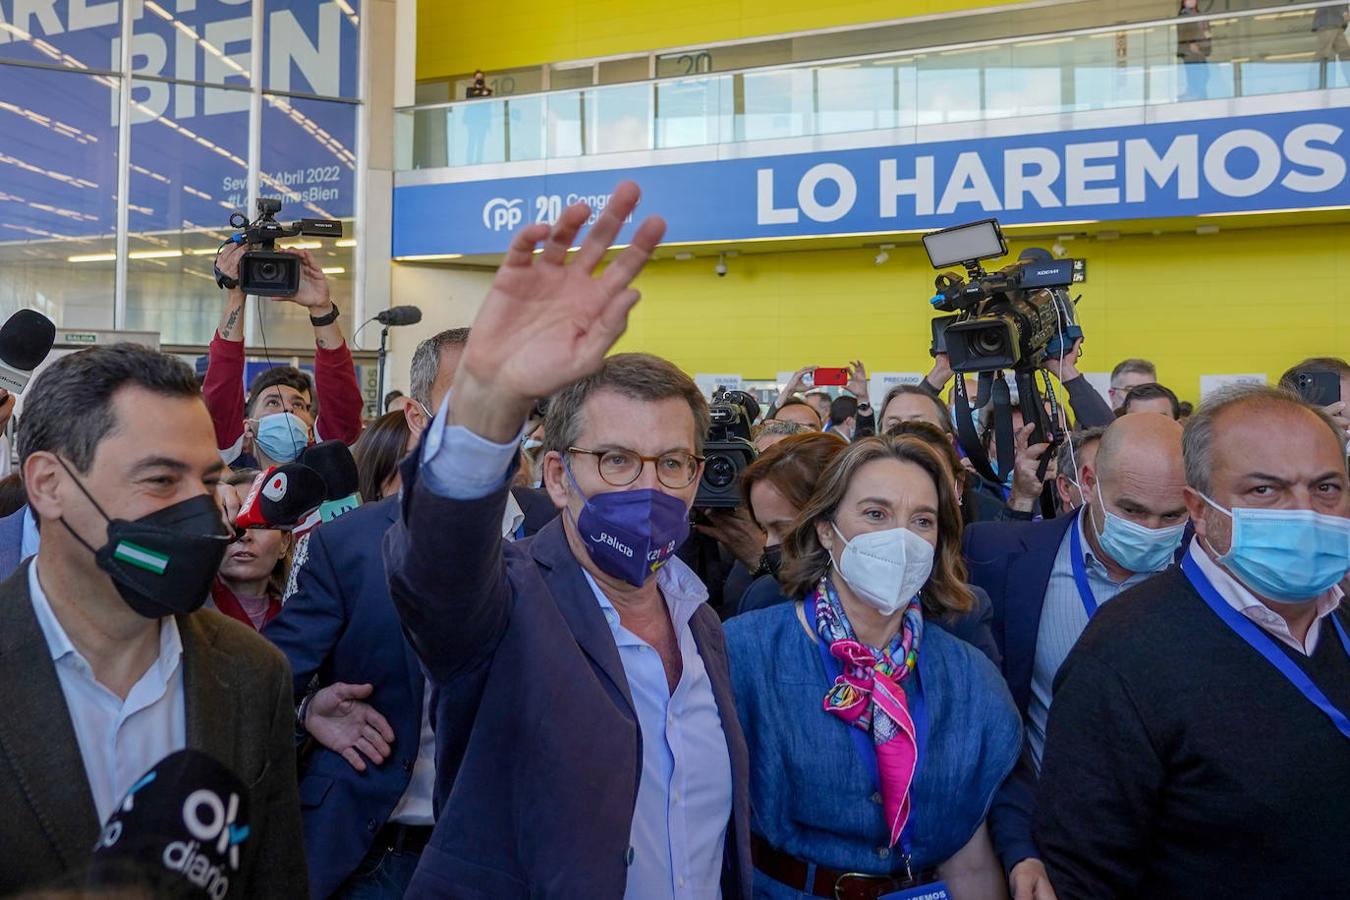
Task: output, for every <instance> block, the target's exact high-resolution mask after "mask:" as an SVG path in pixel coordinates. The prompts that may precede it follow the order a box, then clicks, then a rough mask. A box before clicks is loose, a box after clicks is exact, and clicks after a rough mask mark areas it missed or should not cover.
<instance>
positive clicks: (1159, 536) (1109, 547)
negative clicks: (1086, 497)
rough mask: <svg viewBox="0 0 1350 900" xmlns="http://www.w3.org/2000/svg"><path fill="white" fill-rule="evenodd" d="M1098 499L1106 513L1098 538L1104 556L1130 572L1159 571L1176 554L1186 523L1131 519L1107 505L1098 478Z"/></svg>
mask: <svg viewBox="0 0 1350 900" xmlns="http://www.w3.org/2000/svg"><path fill="white" fill-rule="evenodd" d="M1097 502H1098V503H1099V504H1100V505H1101V509H1102V515H1103V516H1104V517H1105V518H1104V521H1103V524H1102V529H1101V533H1099V534H1098V535H1097V542H1098V543H1100V544H1101V545H1102V550H1103V551H1104V552H1105V553H1106V555H1107V556H1109V557H1111V558H1112V559H1114V560H1115V561H1116V562H1117V563H1118V564H1119V565H1120V566H1121V567H1123V568H1126V569H1129V570H1130V571H1131V572H1161V571H1162V570H1163V569H1165V568H1167V566H1168V565H1169V564H1170V563H1171V562H1172V559H1173V558H1174V557H1175V556H1176V555H1177V548H1179V547H1180V546H1181V537H1182V535H1183V534H1184V533H1185V532H1186V523H1185V522H1181V523H1179V524H1177V525H1169V526H1167V527H1166V528H1148V527H1146V526H1144V525H1140V524H1139V523H1138V522H1131V521H1130V520H1129V519H1126V518H1122V517H1121V516H1118V515H1116V514H1115V513H1113V512H1111V511H1110V510H1108V509H1107V508H1106V501H1105V500H1103V499H1102V485H1101V482H1100V481H1099V482H1097Z"/></svg>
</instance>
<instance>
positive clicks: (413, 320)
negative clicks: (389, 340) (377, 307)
mask: <svg viewBox="0 0 1350 900" xmlns="http://www.w3.org/2000/svg"><path fill="white" fill-rule="evenodd" d="M375 321H377V322H379V323H380V324H381V325H388V326H391V327H396V326H399V325H416V324H417V323H418V322H420V321H422V310H420V309H418V308H417V307H416V306H391V307H389V308H388V309H386V310H384V311H383V312H381V313H380V314H379V315H377V316H376V317H375Z"/></svg>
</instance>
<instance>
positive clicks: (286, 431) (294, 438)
mask: <svg viewBox="0 0 1350 900" xmlns="http://www.w3.org/2000/svg"><path fill="white" fill-rule="evenodd" d="M255 440H256V442H257V444H258V449H260V450H262V452H263V453H266V454H267V457H268V458H269V459H271V460H272V461H274V462H278V463H288V462H295V458H296V457H297V456H299V455H300V451H301V450H303V449H305V445H306V444H308V443H309V426H307V425H306V424H305V423H304V422H303V421H302V420H301V419H300V418H299V417H298V416H296V415H295V414H294V413H273V414H272V415H270V416H264V417H263V418H261V419H259V420H258V436H257V438H255Z"/></svg>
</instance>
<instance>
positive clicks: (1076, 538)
mask: <svg viewBox="0 0 1350 900" xmlns="http://www.w3.org/2000/svg"><path fill="white" fill-rule="evenodd" d="M1085 509H1087V507H1086V506H1080V507H1079V508H1078V512H1076V513H1074V514H1073V515H1074V523H1073V524H1072V525H1070V526H1069V556H1070V557H1071V559H1070V560H1069V562H1070V563H1071V564H1072V566H1073V580H1074V582H1075V583H1076V584H1077V585H1078V599H1080V600H1082V601H1083V612H1085V613H1087V617H1088V621H1089V622H1091V621H1092V617H1093V616H1094V615H1095V614H1096V612H1097V598H1096V597H1094V596H1093V595H1092V585H1091V584H1090V583H1089V582H1088V574H1087V563H1086V562H1084V557H1083V534H1082V531H1083V510H1085Z"/></svg>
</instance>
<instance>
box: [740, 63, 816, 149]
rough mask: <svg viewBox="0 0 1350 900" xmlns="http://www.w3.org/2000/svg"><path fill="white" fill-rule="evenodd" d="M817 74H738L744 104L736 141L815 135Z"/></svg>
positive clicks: (796, 71)
mask: <svg viewBox="0 0 1350 900" xmlns="http://www.w3.org/2000/svg"><path fill="white" fill-rule="evenodd" d="M814 74H815V73H814V72H813V70H811V69H806V68H803V69H787V70H785V71H779V72H747V73H745V74H744V75H738V76H737V78H738V79H739V81H740V84H741V103H740V109H739V112H740V115H739V116H738V118H737V123H736V139H737V140H742V141H760V140H769V139H774V138H787V137H801V136H803V135H809V134H811V133H812V130H813V123H812V115H811V107H812V102H813V95H814V92H815V87H814V83H813V82H814Z"/></svg>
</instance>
